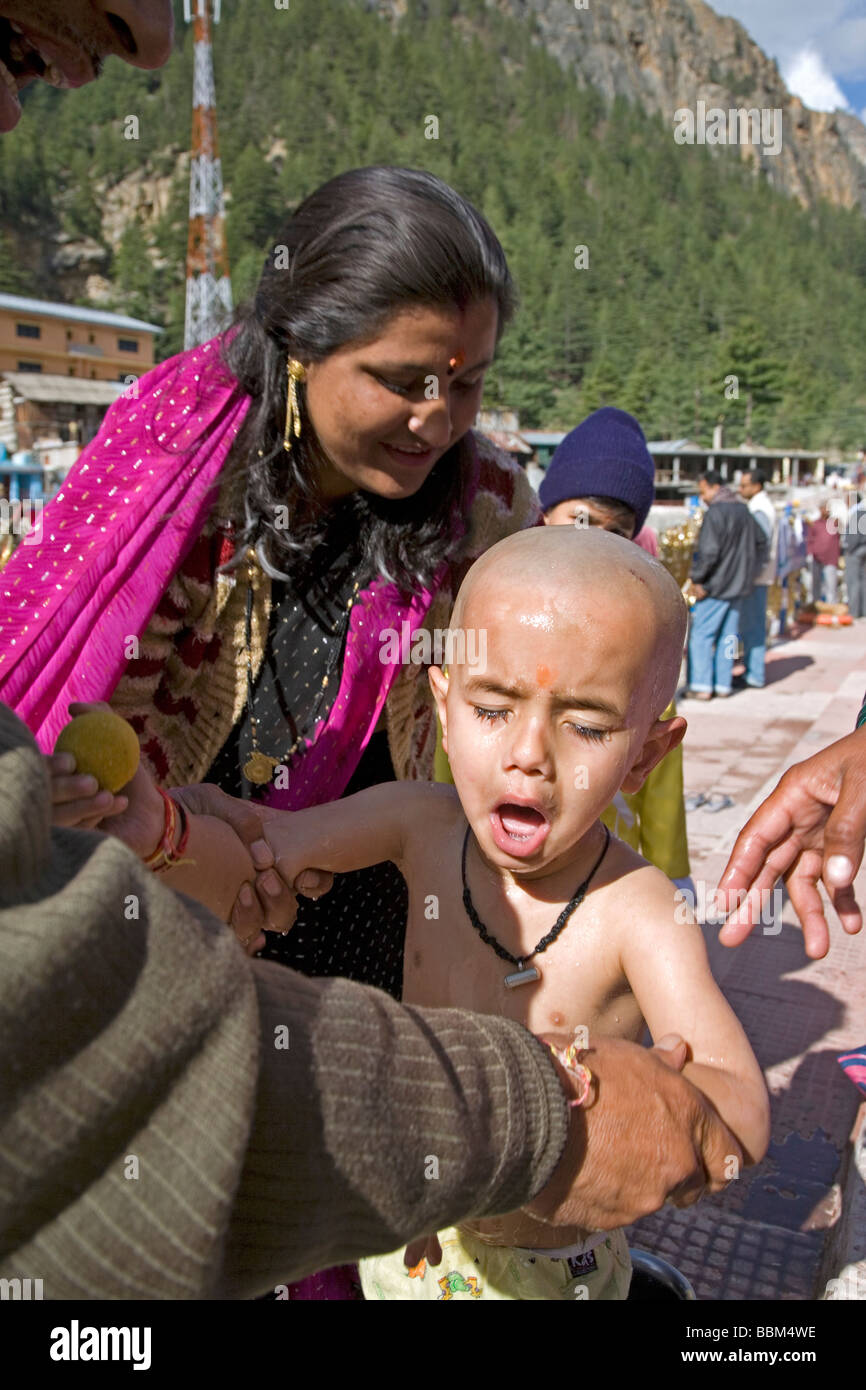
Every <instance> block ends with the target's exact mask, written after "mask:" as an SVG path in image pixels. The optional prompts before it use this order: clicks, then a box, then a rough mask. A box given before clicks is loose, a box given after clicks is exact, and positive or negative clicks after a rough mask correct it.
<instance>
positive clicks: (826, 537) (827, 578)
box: [806, 502, 842, 603]
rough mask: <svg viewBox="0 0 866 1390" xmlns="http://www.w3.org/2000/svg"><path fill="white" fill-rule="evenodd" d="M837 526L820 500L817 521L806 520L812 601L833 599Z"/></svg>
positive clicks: (837, 567) (837, 542)
mask: <svg viewBox="0 0 866 1390" xmlns="http://www.w3.org/2000/svg"><path fill="white" fill-rule="evenodd" d="M841 549H842V547H841V542H840V540H839V528H838V526H837V525H836V523H835V521H834V520H833V519H832V517H831V516H830V505H829V503H828V502H822V503H821V508H820V511H819V514H818V520H817V521H811V522H809V523H808V527H807V531H806V553H807V554H808V555H809V556H810V557H811V560H812V602H813V603H817V602H818V601H819V600H821V599H823V600H824V602H825V603H835V602H836V592H837V589H838V585H839V555H840V552H841Z"/></svg>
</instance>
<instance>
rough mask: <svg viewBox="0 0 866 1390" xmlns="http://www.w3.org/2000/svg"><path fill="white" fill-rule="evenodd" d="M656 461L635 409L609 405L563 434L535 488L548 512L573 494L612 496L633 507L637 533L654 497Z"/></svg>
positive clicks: (578, 495) (594, 412)
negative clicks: (626, 409) (629, 412)
mask: <svg viewBox="0 0 866 1390" xmlns="http://www.w3.org/2000/svg"><path fill="white" fill-rule="evenodd" d="M654 477H655V464H654V463H653V460H652V455H651V454H650V451H649V449H648V448H647V446H646V439H645V438H644V432H643V430H642V429H641V427H640V425H639V424H638V422H637V420H636V419H635V418H634V416H633V415H629V414H628V412H627V411H625V410H614V408H613V406H609V405H605V406H602V408H601V410H596V411H593V413H592V415H587V417H586V419H585V420H583V421H581V423H580V424H579V425H578V426H577V428H576V429H573V430H572V431H571V433H570V434H567V435H566V436H565V438H564V439H563V441H562V443H561V444H560V446H559V448H558V449H557V450H556V452H555V453H554V455H553V458H552V459H551V460H550V463H549V465H548V468H547V472H546V473H545V475H544V478H543V479H542V482H541V487H540V488H539V489H538V496H539V498H540V499H541V505H542V507H543V508H544V510H545V511H546V512H549V511H550V509H551V508H552V507H556V506H558V504H559V503H560V502H567V501H569V500H570V499H571V498H573V497H614V498H616V500H617V501H618V502H625V503H626V505H627V506H629V507H631V508H632V509H633V511H634V513H635V535H637V533H638V531H639V530H640V529H641V527H642V526H643V524H644V522H645V521H646V519H647V516H648V515H649V509H650V507H651V506H652V504H653V498H654V497H655V483H654Z"/></svg>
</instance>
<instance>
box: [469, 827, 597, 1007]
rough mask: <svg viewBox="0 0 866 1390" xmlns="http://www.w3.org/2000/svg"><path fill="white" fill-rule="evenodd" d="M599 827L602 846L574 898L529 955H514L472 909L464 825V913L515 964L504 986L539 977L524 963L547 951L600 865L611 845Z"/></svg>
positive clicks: (523, 983) (489, 942)
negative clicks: (467, 875)
mask: <svg viewBox="0 0 866 1390" xmlns="http://www.w3.org/2000/svg"><path fill="white" fill-rule="evenodd" d="M602 829H603V830H604V846H603V848H602V851H601V854H600V855H599V856H598V858H597V859H596V861H595V863H594V864H593V866H592V868H591V869H590V871H589V873H588V874H587V876H586V878H585V879H584V880H583V883H582V884H581V885H580V887H579V888H578V889H576V890H575V893H574V895H573V897H571V898H569V900H568V902H567V903H566V904H565V907H564V908H563V909H562V911H561V912H560V914H559V916H558V917H557V919H556V921H555V922H554V924H553V926H552V927H551V929H550V931H549V932H548V933H547V935H546V936H543V937H542V938H541V940H540V941H539V943H538V945H537V946H536V947H535V949H534V950H533V951H530V952H529V955H528V956H513V955H512V954H511V952H510V951H506V949H505V947H504V946H503V945H502V944H501V943H500V942H499V941H497V940H496V937H495V936H491V935H490V932H489V931H488V930H487V928H486V927H485V925H484V923H483V922H482V920H481V918H480V917H479V916H478V913H477V912H476V911H475V904H474V903H473V901H472V894H471V893H470V892H469V884H468V883H467V882H466V850H467V847H468V845H469V835H470V831H471V827H470V826H468V825H467V827H466V834H465V835H464V837H463V855H462V858H461V861H460V872H461V874H462V875H463V906H464V907H465V908H466V915H467V917H468V918H469V920H470V922H471V923H472V925H473V927H474V928H475V930H476V931H477V932H478V935H479V936H480V937H481V940H482V941H483V942H485V943H486V945H488V946H492V947H493V949H494V951H495V952H496V954H497V955H498V956H499V957H500V959H501V960H508V961H510V962H511V964H512V965H516V966H517V970H516V971H514V972H513V973H512V974H509V975H506V976H505V985H506V988H507V989H515V988H516V987H517V986H518V985H529V984H532V983H533V982H534V981H535V980H540V979H541V971H540V970H539V969H538V967H537V966H535V965H529V966H527V965H525V964H524V962H525V961H527V960H531V958H532V957H533V956H539V955H541V952H542V951H546V950H547V948H548V946H550V945H552V943H553V942H554V941H555V940H556V938H557V937H558V936H559V934H560V932H561V931H562V930H563V928H564V927H565V925H566V923H567V922H568V919H569V917H570V916H571V914H572V913H573V912H574V910H575V908H577V907H580V904H581V903H582V902H583V900H584V898H585V897H586V890H587V888H588V887H589V885H590V883H591V882H592V880H593V878H594V877H595V874H596V872H597V870H598V869H599V868H600V867H601V861H602V859H604V856H605V855H606V854H607V847H608V845H609V844H610V831H609V830H608V828H607V826H606V825H604V826H602Z"/></svg>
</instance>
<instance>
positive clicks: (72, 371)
mask: <svg viewBox="0 0 866 1390" xmlns="http://www.w3.org/2000/svg"><path fill="white" fill-rule="evenodd" d="M19 323H21V324H34V325H36V326H37V327H38V328H39V330H40V334H39V337H38V338H25V337H19V335H18V333H17V331H16V325H17V324H19ZM119 339H124V340H128V341H130V342H137V343H138V351H137V352H128V351H125V350H122V349H121V348H119V347H118V340H119ZM20 362H38V363H40V365H41V367H42V371H43V372H44V373H49V372H53V373H57V374H58V375H60V376H77V377H87V378H88V379H89V380H97V381H117V380H118V379H119V378H120V376H121V374H123V373H125V372H128V373H130V374H132V375H134V376H140V375H141V373H142V372H145V371H147V369H148V367H152V366H153V334H152V333H146V332H143V331H142V330H140V329H139V330H135V329H123V328H108V327H106V325H105V324H95V323H76V322H75V321H74V320H72V319H58V318H53V317H51V315H49V314H21V313H17V312H15V311H13V310H11V309H0V372H17V371H20V370H21V368H20V367H19V363H20ZM25 370H26V369H25Z"/></svg>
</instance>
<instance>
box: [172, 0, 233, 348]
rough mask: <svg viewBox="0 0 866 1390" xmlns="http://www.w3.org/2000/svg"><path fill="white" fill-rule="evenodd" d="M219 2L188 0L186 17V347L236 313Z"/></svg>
mask: <svg viewBox="0 0 866 1390" xmlns="http://www.w3.org/2000/svg"><path fill="white" fill-rule="evenodd" d="M220 3H221V0H184V6H183V8H184V18H185V19H186V20H187V21H189V20H192V22H193V36H194V40H195V43H194V49H193V53H194V62H195V67H194V76H193V88H192V148H191V151H190V166H189V240H188V242H187V253H186V319H185V326H184V347H187V348H190V347H195V346H196V344H198V343H204V342H206V341H207V339H208V338H213V337H214V335H215V334H216V333H219V332H220V331H221V330H222V329H223V328H225V327H226V326H227V324H228V322H229V319H230V317H231V310H232V282H231V279H230V278H229V257H228V249H227V247H226V234H225V206H224V203H223V180H222V170H221V168H220V157H219V143H218V140H217V119H216V91H215V89H214V80H213V55H212V51H211V20H213V22H214V23H218V22H219V17H220Z"/></svg>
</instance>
